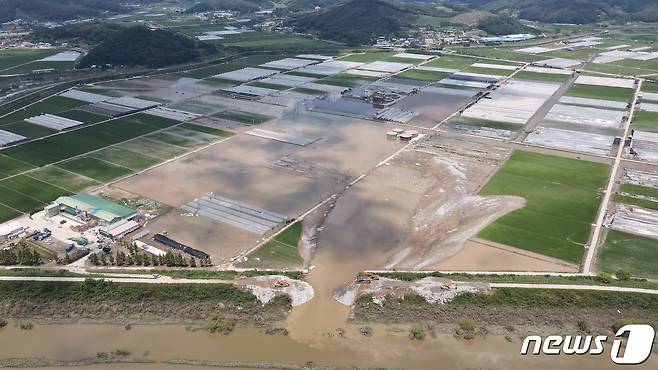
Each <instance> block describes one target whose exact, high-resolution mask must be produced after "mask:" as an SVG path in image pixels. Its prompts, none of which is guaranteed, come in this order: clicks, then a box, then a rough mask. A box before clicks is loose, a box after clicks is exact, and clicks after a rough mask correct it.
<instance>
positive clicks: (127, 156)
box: [91, 147, 161, 171]
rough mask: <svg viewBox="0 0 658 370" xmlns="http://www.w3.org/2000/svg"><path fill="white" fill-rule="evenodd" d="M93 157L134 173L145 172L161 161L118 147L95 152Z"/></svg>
mask: <svg viewBox="0 0 658 370" xmlns="http://www.w3.org/2000/svg"><path fill="white" fill-rule="evenodd" d="M91 157H93V158H96V159H100V160H103V161H106V162H110V163H112V164H115V165H117V166H121V167H126V168H129V169H131V170H134V171H139V170H143V169H145V168H148V167H151V166H154V165H156V164H158V163H160V162H161V161H160V159H158V158H154V157H149V156H147V155H144V154H140V153H135V152H131V151H129V150H124V149H122V148H118V147H110V148H105V149H103V150H101V151H99V152H95V153H93V154H92V155H91Z"/></svg>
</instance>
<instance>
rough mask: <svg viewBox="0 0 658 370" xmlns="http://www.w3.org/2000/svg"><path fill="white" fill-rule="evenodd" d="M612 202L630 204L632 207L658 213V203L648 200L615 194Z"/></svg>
mask: <svg viewBox="0 0 658 370" xmlns="http://www.w3.org/2000/svg"><path fill="white" fill-rule="evenodd" d="M612 201H613V202H616V203H623V204H630V205H634V206H638V207H642V208H647V209H653V210H656V211H658V202H653V201H650V200H648V199H642V198H635V197H628V196H625V195H619V194H615V195H614V196H613V197H612Z"/></svg>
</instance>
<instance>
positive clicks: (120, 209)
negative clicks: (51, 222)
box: [54, 193, 137, 223]
mask: <svg viewBox="0 0 658 370" xmlns="http://www.w3.org/2000/svg"><path fill="white" fill-rule="evenodd" d="M54 203H55V204H57V205H59V206H60V210H61V211H62V212H64V213H68V214H71V215H73V216H79V215H80V214H86V215H87V216H89V217H92V218H95V219H98V220H101V221H104V222H107V223H114V222H117V221H119V220H122V219H125V220H130V219H131V218H134V217H135V216H137V212H136V211H135V210H134V209H132V208H128V207H125V206H123V205H121V204H117V203H115V202H112V201H110V200H107V199H104V198H101V197H97V196H94V195H91V194H87V193H80V194H76V195H70V196H63V197H59V198H57V199H56V200H55V202H54Z"/></svg>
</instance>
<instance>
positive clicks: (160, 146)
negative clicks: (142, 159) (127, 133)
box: [117, 138, 187, 160]
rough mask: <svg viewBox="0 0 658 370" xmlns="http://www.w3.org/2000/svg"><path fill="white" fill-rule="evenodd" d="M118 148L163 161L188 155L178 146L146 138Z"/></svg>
mask: <svg viewBox="0 0 658 370" xmlns="http://www.w3.org/2000/svg"><path fill="white" fill-rule="evenodd" d="M117 147H118V148H123V149H125V150H130V151H131V152H135V153H141V154H146V155H149V156H151V157H157V158H160V159H163V160H167V159H171V158H174V157H177V156H179V155H182V154H185V153H187V150H186V149H184V148H179V147H177V146H173V145H169V144H165V143H160V142H156V141H151V140H148V139H144V138H139V139H135V140H131V141H128V142H125V143H121V144H119V145H117Z"/></svg>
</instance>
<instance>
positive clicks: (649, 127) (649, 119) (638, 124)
mask: <svg viewBox="0 0 658 370" xmlns="http://www.w3.org/2000/svg"><path fill="white" fill-rule="evenodd" d="M633 128H634V129H636V130H640V131H650V132H658V113H656V112H646V111H641V110H636V111H635V112H634V113H633Z"/></svg>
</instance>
